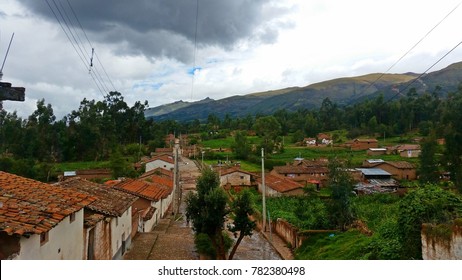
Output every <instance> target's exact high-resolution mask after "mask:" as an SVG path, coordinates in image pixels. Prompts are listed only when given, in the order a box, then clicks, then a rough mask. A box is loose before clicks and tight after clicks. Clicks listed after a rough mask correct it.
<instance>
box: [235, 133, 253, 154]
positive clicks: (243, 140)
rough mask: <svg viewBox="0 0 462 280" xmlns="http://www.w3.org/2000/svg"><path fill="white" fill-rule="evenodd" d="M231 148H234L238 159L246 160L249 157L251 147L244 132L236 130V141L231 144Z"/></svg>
mask: <svg viewBox="0 0 462 280" xmlns="http://www.w3.org/2000/svg"><path fill="white" fill-rule="evenodd" d="M231 149H232V150H233V154H234V156H235V158H236V159H243V160H245V159H247V158H248V157H249V154H250V151H251V147H250V144H249V142H248V141H247V137H246V136H245V133H244V132H241V131H237V132H236V136H235V137H234V143H233V144H232V145H231Z"/></svg>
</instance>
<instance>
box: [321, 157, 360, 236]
mask: <svg viewBox="0 0 462 280" xmlns="http://www.w3.org/2000/svg"><path fill="white" fill-rule="evenodd" d="M328 167H329V179H328V181H327V186H328V187H329V188H330V189H331V190H332V195H331V203H330V207H329V208H330V210H329V212H330V213H331V219H332V223H333V224H334V225H336V226H337V227H338V228H340V229H342V230H345V229H346V228H347V226H349V225H350V224H351V223H352V222H353V220H354V213H353V210H352V206H351V195H352V192H353V178H352V177H351V175H350V173H349V172H348V171H347V170H346V165H345V164H344V163H342V162H340V160H338V159H337V158H332V159H330V160H329V166H328Z"/></svg>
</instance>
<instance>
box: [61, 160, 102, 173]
mask: <svg viewBox="0 0 462 280" xmlns="http://www.w3.org/2000/svg"><path fill="white" fill-rule="evenodd" d="M55 167H56V170H57V171H61V172H64V171H75V170H82V169H97V168H109V161H78V162H61V163H57V164H56V165H55Z"/></svg>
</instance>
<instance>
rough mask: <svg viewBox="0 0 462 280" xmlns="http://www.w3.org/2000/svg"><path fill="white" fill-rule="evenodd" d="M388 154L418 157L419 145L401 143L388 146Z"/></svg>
mask: <svg viewBox="0 0 462 280" xmlns="http://www.w3.org/2000/svg"><path fill="white" fill-rule="evenodd" d="M388 153H389V154H394V155H400V156H401V157H407V158H412V157H418V156H419V155H420V153H421V148H420V145H417V144H402V145H397V146H393V147H389V148H388Z"/></svg>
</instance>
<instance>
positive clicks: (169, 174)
mask: <svg viewBox="0 0 462 280" xmlns="http://www.w3.org/2000/svg"><path fill="white" fill-rule="evenodd" d="M152 176H160V177H164V178H167V179H170V180H171V181H172V182H173V171H171V170H166V169H163V168H160V167H158V168H156V169H153V170H150V171H149V172H145V173H143V174H141V175H140V176H139V177H138V179H147V180H149V178H150V177H152Z"/></svg>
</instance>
